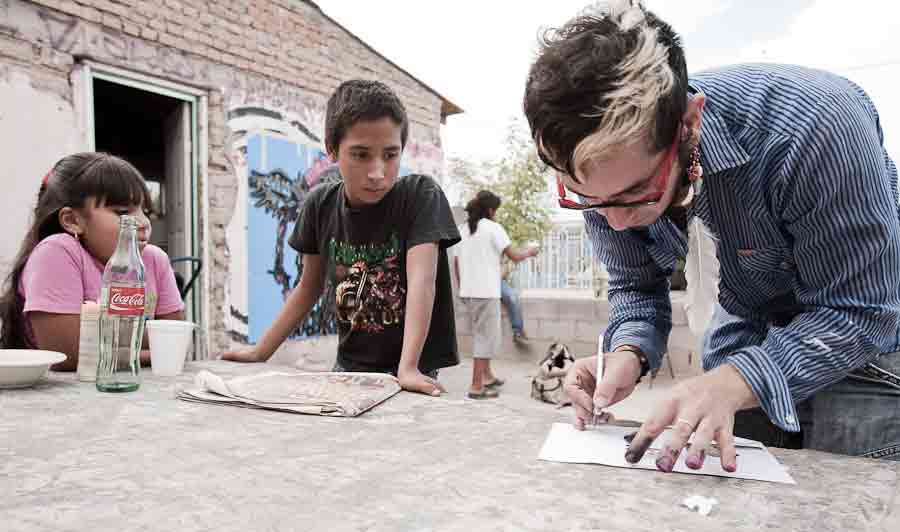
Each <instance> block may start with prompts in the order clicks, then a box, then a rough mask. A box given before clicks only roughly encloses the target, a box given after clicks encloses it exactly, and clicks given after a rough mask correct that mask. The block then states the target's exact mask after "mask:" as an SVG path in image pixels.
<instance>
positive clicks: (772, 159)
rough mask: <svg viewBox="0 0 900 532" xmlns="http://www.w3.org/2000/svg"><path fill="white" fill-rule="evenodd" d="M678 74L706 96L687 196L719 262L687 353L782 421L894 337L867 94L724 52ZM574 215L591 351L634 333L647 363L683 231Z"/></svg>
mask: <svg viewBox="0 0 900 532" xmlns="http://www.w3.org/2000/svg"><path fill="white" fill-rule="evenodd" d="M690 87H691V90H692V91H693V92H696V91H702V92H703V93H704V94H705V95H706V97H707V100H706V106H705V108H704V111H703V121H702V125H701V137H700V160H701V163H702V165H703V169H704V179H703V181H702V187H700V190H699V193H698V194H697V195H696V196H695V198H694V206H693V208H692V211H693V215H696V216H700V218H701V219H702V220H703V221H704V222H705V223H706V225H707V226H708V227H709V228H710V230H711V231H712V233H713V234H714V235H715V237H716V238H717V255H718V258H719V263H720V277H721V279H720V283H719V304H720V306H721V309H720V311H719V312H718V313H717V317H718V320H714V323H713V324H712V326H711V330H710V331H709V332H708V333H707V339H706V342H705V346H706V349H705V352H704V353H703V367H704V369H705V370H710V369H712V368H715V367H717V366H719V365H721V364H723V363H726V362H728V363H731V364H733V365H734V366H735V367H736V368H737V369H738V371H740V373H741V375H743V377H744V378H745V379H746V381H747V382H748V384H749V385H750V387H751V388H752V389H753V392H754V393H755V394H756V397H757V398H758V400H759V402H760V404H761V406H762V408H763V410H765V412H766V413H767V414H768V416H769V418H770V419H771V420H772V421H773V422H774V423H775V424H777V425H778V426H780V427H782V428H783V429H785V430H790V431H798V430H800V424H799V422H798V419H797V413H796V409H795V404H796V403H797V402H799V401H802V400H804V399H806V398H808V397H809V396H811V395H812V394H813V393H815V392H816V391H818V390H820V389H822V388H823V387H825V386H828V385H829V384H831V383H834V382H836V381H838V380H841V379H843V378H845V377H846V376H847V374H848V373H850V372H851V371H853V370H854V369H856V368H859V367H861V366H863V365H865V364H866V363H868V362H870V361H872V360H873V359H874V358H875V357H876V356H878V355H879V354H880V353H885V352H890V351H895V350H897V346H898V324H900V319H898V318H900V216H898V214H900V213H898V205H897V169H896V167H895V166H894V163H893V162H892V161H891V159H890V157H888V154H887V153H886V151H885V149H884V147H883V138H882V132H881V127H880V125H879V122H878V114H877V112H876V110H875V107H874V105H873V104H872V102H871V101H870V100H869V98H868V96H866V94H865V93H864V92H863V91H862V90H861V89H860V88H859V87H857V86H856V85H854V84H853V83H851V82H850V81H848V80H846V79H844V78H841V77H839V76H836V75H834V74H830V73H827V72H822V71H817V70H811V69H806V68H801V67H795V66H785V65H763V64H758V65H737V66H731V67H727V68H723V69H719V70H714V71H709V72H704V73H700V74H697V75H695V76H692V77H691V79H690ZM585 221H586V226H587V229H588V233H589V234H590V236H591V240H592V242H593V244H594V249H595V250H597V252H598V255H599V259H600V260H601V261H602V262H603V263H604V264H606V266H607V269H608V270H609V302H610V322H609V326H608V328H607V330H606V333H605V338H604V341H605V345H604V346H603V347H604V350H606V351H610V350H612V349H615V348H616V347H618V346H621V345H624V344H632V345H637V346H639V347H640V348H641V349H642V350H643V351H644V352H645V353H646V354H647V356H648V358H649V359H650V361H651V365H652V366H653V368H654V369H656V368H658V367H659V364H660V360H661V356H662V353H663V352H664V351H665V346H666V344H667V340H668V336H669V332H670V330H671V327H672V324H671V304H670V301H669V281H668V277H669V275H670V274H671V272H672V270H673V268H674V265H675V261H676V260H677V259H678V258H680V257H684V256H685V253H686V251H687V241H686V239H685V236H684V234H683V233H682V232H681V231H680V230H679V229H678V228H677V227H675V225H674V224H673V223H672V221H671V220H669V219H668V218H666V217H662V218H660V219H659V220H657V221H656V222H655V223H653V224H652V225H650V226H648V227H645V228H638V229H631V230H627V231H621V232H618V231H614V230H613V229H612V228H610V227H609V225H608V224H607V223H606V220H605V218H603V217H602V216H600V215H599V214H598V213H596V212H588V213H585ZM721 310H724V311H725V312H721Z"/></svg>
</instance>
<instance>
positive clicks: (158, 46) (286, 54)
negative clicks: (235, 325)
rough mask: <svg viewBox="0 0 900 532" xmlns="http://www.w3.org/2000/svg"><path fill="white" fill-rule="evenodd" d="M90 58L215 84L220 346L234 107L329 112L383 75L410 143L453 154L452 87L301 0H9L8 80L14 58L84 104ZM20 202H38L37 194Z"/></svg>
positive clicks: (212, 270) (4, 33)
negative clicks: (79, 91) (341, 89)
mask: <svg viewBox="0 0 900 532" xmlns="http://www.w3.org/2000/svg"><path fill="white" fill-rule="evenodd" d="M78 58H86V59H91V60H94V61H97V62H100V63H103V64H107V65H111V66H115V67H120V68H122V69H125V70H128V71H131V72H136V73H140V74H147V75H151V76H154V77H157V78H160V79H164V80H170V81H174V82H177V83H181V84H185V85H190V86H193V87H198V88H201V89H204V90H205V91H207V95H208V100H207V101H208V129H207V130H201V131H200V132H199V135H200V139H201V141H205V142H206V143H207V147H208V154H209V155H208V160H207V161H206V163H207V169H208V171H207V174H206V175H203V176H200V182H199V186H200V189H201V191H200V192H201V194H203V195H207V197H208V198H209V205H208V210H205V211H202V212H201V213H200V217H201V219H202V220H201V222H202V221H204V220H205V221H207V222H208V227H209V234H208V235H201V241H203V242H205V243H206V245H207V246H208V247H205V248H204V249H203V256H204V257H205V258H206V261H207V264H208V267H209V270H208V272H207V275H208V279H209V281H210V290H209V293H208V297H209V298H210V302H211V309H210V315H209V316H207V320H208V322H209V326H210V330H211V335H210V340H211V342H210V343H211V346H210V348H211V350H213V351H218V350H221V349H223V348H225V347H227V346H228V345H229V342H230V339H229V337H228V335H227V334H226V332H225V323H226V313H227V309H226V308H224V307H223V302H224V301H225V300H226V297H225V292H226V286H227V285H228V282H229V274H230V269H229V263H230V261H231V260H232V259H233V258H232V257H231V256H230V254H229V250H228V242H227V241H226V227H227V226H228V224H229V222H230V221H231V219H232V216H233V214H234V208H235V201H236V199H237V198H236V196H237V188H238V187H237V185H238V183H237V176H236V174H235V169H234V166H233V164H232V160H231V159H230V158H229V157H230V154H231V149H232V146H231V141H232V139H231V132H230V131H229V128H228V110H229V109H231V108H234V107H239V106H259V107H264V108H266V109H272V110H276V111H278V112H283V113H285V114H286V115H293V116H303V117H307V118H308V122H310V123H319V122H321V121H322V120H321V119H322V117H323V116H324V108H325V103H326V99H327V96H328V95H329V94H330V93H331V92H332V91H333V90H334V88H335V87H337V85H338V84H339V83H340V82H341V81H343V80H346V79H349V78H353V77H363V78H377V79H380V80H382V81H385V82H387V83H388V84H390V85H391V86H392V87H393V88H394V90H396V91H397V92H398V94H399V96H400V97H401V99H402V100H403V101H404V104H405V105H406V107H407V110H408V113H409V116H410V121H411V128H410V130H411V131H410V133H411V143H410V145H409V146H408V148H407V154H408V155H410V154H412V155H411V156H413V157H416V156H418V157H421V158H422V160H427V162H428V163H429V164H430V165H431V166H430V167H432V168H434V167H439V166H440V161H441V160H442V157H443V155H442V153H441V149H440V121H441V109H442V105H443V101H442V100H441V98H440V97H439V96H437V95H436V94H435V93H433V92H432V91H430V90H428V89H427V88H426V87H425V86H424V85H422V84H421V83H420V82H418V81H417V80H415V79H414V78H413V77H411V76H410V75H409V74H407V73H405V72H404V71H402V70H401V69H399V68H398V67H396V66H394V65H392V64H391V63H390V62H389V61H387V60H386V59H384V58H382V57H380V56H379V55H378V54H377V53H375V52H373V51H372V50H370V49H369V48H367V47H366V46H365V45H364V44H363V43H361V42H360V41H359V40H358V39H356V38H354V37H353V36H352V35H350V34H349V33H348V32H346V31H345V30H343V29H342V28H341V27H340V26H338V25H337V24H335V23H333V22H332V21H331V20H330V19H328V18H327V17H325V16H324V15H323V14H322V13H321V12H320V11H319V10H318V8H316V7H315V6H314V5H311V4H309V3H306V2H303V1H301V0H209V1H207V0H79V1H74V0H36V1H33V2H28V1H25V0H0V82H2V81H3V78H4V77H5V76H6V72H7V71H9V70H11V69H12V70H15V71H16V72H18V73H24V74H25V75H27V77H28V79H29V82H30V84H31V86H32V87H33V89H34V90H35V91H39V92H43V91H47V92H51V93H53V94H54V95H56V96H58V97H60V98H61V99H62V100H64V101H66V102H67V103H68V104H69V105H71V106H72V108H73V112H74V109H75V108H76V107H77V105H76V102H74V97H73V92H72V90H73V89H72V84H71V80H70V74H71V72H72V69H73V67H74V65H75V63H76V60H77V59H78ZM2 134H7V135H8V134H15V133H14V132H2ZM34 142H35V143H39V142H42V139H41V138H35V139H34ZM54 160H55V159H54ZM54 160H46V161H43V160H41V161H36V162H35V165H36V167H39V168H46V167H49V165H51V164H52V163H53V162H54ZM32 170H33V169H29V171H32ZM33 173H35V174H37V172H36V171H34V172H33ZM15 201H21V202H23V203H31V202H32V201H33V196H29V197H27V198H25V197H23V198H21V200H19V199H16V200H15ZM200 227H203V224H202V223H201V224H200ZM17 238H18V237H17ZM0 258H2V257H0Z"/></svg>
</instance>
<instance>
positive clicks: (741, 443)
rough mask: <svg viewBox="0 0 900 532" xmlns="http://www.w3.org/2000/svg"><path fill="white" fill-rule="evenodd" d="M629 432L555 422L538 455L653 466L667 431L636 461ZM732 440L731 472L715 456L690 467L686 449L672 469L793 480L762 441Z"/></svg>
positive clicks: (576, 461) (784, 481) (556, 459)
mask: <svg viewBox="0 0 900 532" xmlns="http://www.w3.org/2000/svg"><path fill="white" fill-rule="evenodd" d="M631 432H634V429H633V428H628V427H614V426H606V427H598V428H596V429H592V430H584V431H579V430H575V427H573V426H572V425H570V424H568V423H554V424H553V426H552V427H551V428H550V433H549V434H548V435H547V439H546V440H545V441H544V446H543V447H541V452H540V454H539V455H538V459H540V460H547V461H549V462H566V463H573V464H603V465H608V466H614V467H628V468H637V469H652V470H656V458H657V456H658V454H657V451H658V449H659V448H660V447H662V445H663V444H664V443H665V442H666V441H667V440H668V438H669V433H668V431H666V432H664V433H663V434H661V435H660V436H659V437H658V438H657V439H656V441H655V442H654V443H653V445H652V446H651V447H650V449H649V450H648V451H647V453H646V454H645V455H644V457H643V458H642V459H641V461H640V462H638V463H637V464H629V463H628V462H626V461H625V450H626V449H627V448H628V443H627V442H626V441H625V435H626V434H629V433H631ZM735 443H736V444H737V445H738V449H737V453H738V458H737V471H735V472H734V473H729V472H727V471H725V470H724V469H722V464H721V463H720V462H719V458H718V457H715V456H707V457H706V461H705V462H704V463H703V467H701V468H700V469H697V470H694V469H690V468H688V467H687V466H686V465H685V463H684V459H685V457H686V456H687V453H685V452H682V453H681V456H679V457H678V461H677V462H676V464H675V468H674V469H673V472H675V473H687V474H689V475H712V476H717V477H729V478H744V479H748V480H762V481H765V482H779V483H782V484H796V483H795V482H794V479H793V478H791V475H789V474H788V472H787V469H785V467H784V466H783V465H781V464H780V463H779V462H778V460H776V459H775V457H774V456H772V454H771V453H770V452H769V451H768V450H767V449H766V448H765V447H764V446H763V445H762V444H761V443H759V442H756V441H753V440H746V439H743V438H736V439H735Z"/></svg>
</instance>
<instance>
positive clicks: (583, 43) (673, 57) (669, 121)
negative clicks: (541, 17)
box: [523, 1, 688, 179]
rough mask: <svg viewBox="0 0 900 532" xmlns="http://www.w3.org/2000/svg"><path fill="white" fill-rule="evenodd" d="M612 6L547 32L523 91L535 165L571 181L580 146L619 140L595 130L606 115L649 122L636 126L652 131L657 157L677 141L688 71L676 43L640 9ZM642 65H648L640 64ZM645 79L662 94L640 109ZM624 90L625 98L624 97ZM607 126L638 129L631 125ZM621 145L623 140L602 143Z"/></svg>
mask: <svg viewBox="0 0 900 532" xmlns="http://www.w3.org/2000/svg"><path fill="white" fill-rule="evenodd" d="M610 4H611V5H610V7H609V8H607V10H606V11H604V12H599V13H598V12H594V13H585V14H582V15H580V16H578V17H576V18H574V19H572V20H570V21H569V22H567V23H566V24H565V25H564V26H562V27H561V28H558V29H548V30H545V31H544V33H543V35H542V37H541V39H540V52H539V55H538V58H537V59H536V60H535V62H534V64H533V65H532V66H531V70H530V72H529V74H528V79H527V82H526V85H525V97H524V102H523V103H524V111H525V116H526V117H527V119H528V124H529V126H530V127H531V134H532V138H533V139H534V141H535V144H536V146H537V148H538V154H539V155H540V157H541V160H543V161H544V162H545V163H546V164H548V165H549V166H551V167H553V168H555V169H557V170H559V171H561V172H565V173H566V174H568V175H569V176H571V177H572V178H573V179H574V178H575V170H576V167H577V166H578V164H579V162H580V161H575V160H574V159H573V156H574V154H575V152H576V147H578V145H579V144H580V143H581V142H582V141H583V140H585V139H586V138H588V137H589V136H590V135H592V134H595V133H599V134H600V135H603V136H606V137H616V136H617V135H616V134H615V131H616V128H615V126H611V127H610V132H609V133H611V134H608V132H607V131H598V129H599V128H601V126H603V127H608V125H607V123H606V122H605V121H604V117H605V116H606V115H608V114H610V113H619V116H620V117H621V116H622V115H627V114H628V113H631V114H643V115H647V116H644V117H643V118H641V120H643V121H644V122H643V123H645V124H647V125H649V126H650V127H651V128H652V134H651V139H650V141H651V147H652V148H653V149H658V150H662V149H663V148H665V147H666V146H668V145H669V144H670V143H671V142H672V141H673V139H674V138H675V135H676V133H677V132H678V126H679V123H680V120H681V117H682V115H683V114H684V112H685V110H686V107H687V88H688V77H687V66H686V63H685V57H684V50H683V49H682V47H681V40H680V38H679V36H678V35H677V34H676V33H675V32H674V31H673V30H672V28H671V26H669V25H668V24H667V23H665V22H664V21H662V20H660V19H659V18H657V17H656V16H655V15H654V14H653V13H652V12H649V11H646V10H645V9H644V8H643V6H642V5H641V4H640V3H639V2H633V1H628V2H623V1H618V2H611V3H610ZM648 39H649V40H651V41H653V40H655V42H650V43H648ZM658 46H662V47H663V49H662V50H660V49H659V48H658ZM652 47H657V49H656V50H655V51H654V50H652V49H650V48H652ZM662 54H667V59H666V56H665V55H662ZM654 55H655V57H654ZM660 57H662V58H663V59H662V61H660ZM643 59H647V60H648V61H647V64H646V65H641V64H640V63H641V61H642V60H643ZM635 63H637V64H635ZM667 70H668V72H666V71H667ZM650 77H653V78H654V79H653V81H652V83H653V85H652V90H658V91H659V92H660V94H658V95H651V96H652V98H653V100H652V102H650V103H648V104H647V105H649V107H650V108H648V109H640V108H639V106H636V105H635V103H634V102H635V100H638V99H639V98H640V97H641V96H644V97H645V98H646V97H647V92H648V91H647V90H644V89H643V88H642V87H640V83H641V80H642V79H647V78H650ZM656 78H665V79H664V80H663V81H659V79H656ZM628 85H631V87H628ZM623 88H624V91H629V90H630V91H631V92H630V93H629V94H627V95H626V96H624V97H623V96H622V92H623ZM660 88H662V89H660ZM652 90H651V91H652ZM641 92H643V93H644V94H641ZM642 103H646V102H642ZM623 109H624V110H623ZM607 118H608V119H609V118H610V117H607ZM613 121H614V122H615V121H618V122H620V123H621V122H623V121H630V122H629V124H631V125H634V123H637V122H635V119H632V118H625V119H622V118H616V119H615V120H613ZM645 129H646V128H645ZM620 140H628V139H616V138H607V139H606V140H605V141H603V140H601V143H602V142H605V143H606V145H613V144H615V143H616V142H618V141H620ZM594 155H595V154H594ZM581 159H583V158H581Z"/></svg>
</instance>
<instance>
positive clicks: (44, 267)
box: [19, 233, 184, 346]
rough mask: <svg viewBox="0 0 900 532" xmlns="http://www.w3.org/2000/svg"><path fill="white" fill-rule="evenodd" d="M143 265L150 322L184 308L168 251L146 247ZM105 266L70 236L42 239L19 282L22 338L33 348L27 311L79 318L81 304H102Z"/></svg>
mask: <svg viewBox="0 0 900 532" xmlns="http://www.w3.org/2000/svg"><path fill="white" fill-rule="evenodd" d="M141 257H142V258H143V260H144V290H145V293H146V306H145V309H146V310H145V313H146V315H147V317H148V318H152V317H154V316H162V315H165V314H171V313H172V312H177V311H179V310H182V309H184V302H183V301H182V300H181V296H180V295H179V293H178V285H176V284H175V274H174V273H173V272H172V265H171V264H170V263H169V256H168V255H166V252H165V251H163V250H161V249H159V248H158V247H156V246H153V245H147V247H145V248H144V252H143V254H142V255H141ZM103 268H104V265H103V264H101V263H100V261H98V260H97V259H95V258H94V257H93V256H92V255H91V254H90V253H88V251H87V250H86V249H84V247H83V246H82V245H81V243H80V242H78V241H77V240H75V238H74V237H73V236H72V235H69V234H68V233H59V234H55V235H51V236H48V237H47V238H45V239H43V240H41V241H40V242H39V243H38V245H37V246H36V247H35V248H34V251H32V252H31V255H30V256H29V257H28V262H26V263H25V269H24V270H23V271H22V277H21V278H20V280H19V295H20V296H21V297H22V298H23V299H24V300H25V307H24V312H25V327H26V328H27V330H26V332H25V333H26V337H27V338H28V343H29V344H30V345H31V346H35V345H36V342H35V341H34V333H33V331H32V329H31V319H30V317H29V313H30V312H50V313H53V314H81V303H82V302H84V301H97V300H99V299H100V285H101V283H102V278H103Z"/></svg>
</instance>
